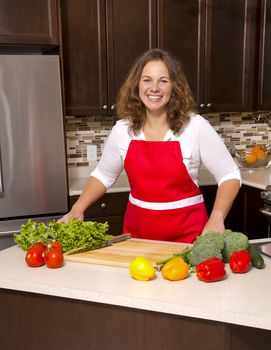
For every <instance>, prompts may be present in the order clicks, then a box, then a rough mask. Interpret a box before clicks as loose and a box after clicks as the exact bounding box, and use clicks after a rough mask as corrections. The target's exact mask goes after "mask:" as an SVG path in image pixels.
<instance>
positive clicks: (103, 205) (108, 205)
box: [69, 192, 129, 218]
mask: <svg viewBox="0 0 271 350" xmlns="http://www.w3.org/2000/svg"><path fill="white" fill-rule="evenodd" d="M78 197H79V196H70V199H69V204H70V208H71V207H72V206H73V204H74V203H75V202H76V200H77V199H78ZM128 197H129V192H114V193H106V194H105V195H104V196H103V197H102V198H100V199H99V200H98V201H97V202H96V203H94V204H93V205H92V206H90V207H89V208H88V209H87V210H86V211H85V217H86V218H94V217H104V216H115V215H124V213H125V210H126V206H127V202H128Z"/></svg>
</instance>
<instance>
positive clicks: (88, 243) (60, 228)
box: [14, 219, 112, 253]
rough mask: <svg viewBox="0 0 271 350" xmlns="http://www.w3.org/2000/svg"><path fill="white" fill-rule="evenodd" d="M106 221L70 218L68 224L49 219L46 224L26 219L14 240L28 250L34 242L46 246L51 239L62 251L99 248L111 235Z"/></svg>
mask: <svg viewBox="0 0 271 350" xmlns="http://www.w3.org/2000/svg"><path fill="white" fill-rule="evenodd" d="M107 231H108V223H107V222H105V223H98V222H95V221H89V222H83V221H80V220H74V219H72V220H71V221H70V222H69V223H68V224H65V223H58V222H56V221H51V222H49V223H48V224H47V225H46V224H45V223H43V222H35V221H33V220H28V221H27V222H26V223H25V224H23V225H21V227H20V233H19V234H18V235H15V237H14V240H15V242H16V243H17V244H18V245H19V246H20V247H21V248H22V249H23V250H28V249H29V248H30V247H31V246H32V245H34V244H35V243H38V242H41V243H43V244H45V245H46V246H47V245H48V244H50V243H51V242H52V241H58V242H59V243H60V244H61V246H62V251H63V253H65V252H67V251H69V250H72V249H74V248H79V247H82V246H84V247H86V248H93V249H95V248H99V247H101V246H102V245H103V244H104V242H106V241H108V240H109V239H110V238H111V237H112V236H111V235H108V234H107V233H106V232H107Z"/></svg>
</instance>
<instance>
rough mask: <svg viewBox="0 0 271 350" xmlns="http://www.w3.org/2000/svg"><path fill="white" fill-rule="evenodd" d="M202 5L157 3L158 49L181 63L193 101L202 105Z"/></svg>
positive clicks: (171, 0)
mask: <svg viewBox="0 0 271 350" xmlns="http://www.w3.org/2000/svg"><path fill="white" fill-rule="evenodd" d="M204 8H205V1H201V0H182V1H179V0H158V46H159V47H161V48H163V49H166V50H168V51H169V52H171V53H172V54H173V55H174V56H175V57H176V58H177V59H178V60H179V61H180V62H181V63H182V66H183V69H184V72H185V74H186V76H187V79H188V82H189V85H190V88H191V90H192V92H193V95H194V98H195V100H196V101H197V102H198V103H200V101H203V88H204V81H203V79H204V71H203V69H204V26H205V16H204V13H205V12H204Z"/></svg>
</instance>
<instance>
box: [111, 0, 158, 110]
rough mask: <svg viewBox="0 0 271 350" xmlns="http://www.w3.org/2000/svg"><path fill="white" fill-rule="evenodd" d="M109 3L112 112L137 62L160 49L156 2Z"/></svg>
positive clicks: (117, 1) (115, 1)
mask: <svg viewBox="0 0 271 350" xmlns="http://www.w3.org/2000/svg"><path fill="white" fill-rule="evenodd" d="M106 3H107V11H106V12H107V50H108V51H107V63H108V108H109V110H111V109H114V106H113V105H114V103H115V100H116V95H117V93H118V90H119V88H120V86H121V85H122V83H123V82H124V80H125V78H126V76H127V74H128V72H129V70H130V68H131V66H132V64H133V62H134V61H135V60H136V58H137V57H138V56H140V55H141V54H142V53H143V52H145V51H146V50H148V49H150V48H153V47H155V46H156V38H157V35H156V31H157V29H156V0H149V1H146V0H137V1H123V0H108V1H107V2H106ZM110 112H111V111H110Z"/></svg>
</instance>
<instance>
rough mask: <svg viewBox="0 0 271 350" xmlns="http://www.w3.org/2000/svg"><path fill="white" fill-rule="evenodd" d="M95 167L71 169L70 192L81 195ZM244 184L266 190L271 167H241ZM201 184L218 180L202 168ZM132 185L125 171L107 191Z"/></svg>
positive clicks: (71, 194) (122, 189) (213, 182)
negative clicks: (253, 168) (251, 168)
mask: <svg viewBox="0 0 271 350" xmlns="http://www.w3.org/2000/svg"><path fill="white" fill-rule="evenodd" d="M92 169H93V167H82V168H80V169H75V168H70V169H69V194H70V196H73V195H80V193H81V192H82V189H83V187H84V185H85V183H86V181H87V178H88V176H89V174H90V173H91V171H92ZM241 175H242V182H243V185H247V186H251V187H255V188H258V189H262V190H264V189H265V187H266V186H267V185H269V184H271V168H261V169H256V170H249V169H243V168H241ZM199 184H200V186H209V185H215V184H216V181H215V179H214V178H213V177H212V175H211V174H210V173H209V172H208V171H207V170H206V169H204V168H202V169H201V171H200V175H199ZM129 191H130V187H129V183H128V179H127V176H126V173H125V172H123V173H122V174H121V175H120V176H119V178H118V180H117V181H116V183H115V184H114V185H113V186H112V187H111V188H110V189H109V190H108V191H107V192H108V193H110V192H129Z"/></svg>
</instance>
